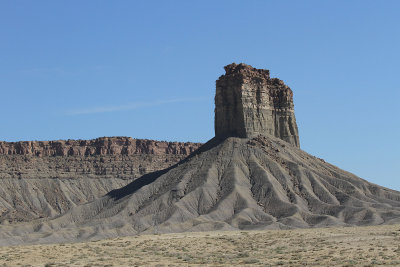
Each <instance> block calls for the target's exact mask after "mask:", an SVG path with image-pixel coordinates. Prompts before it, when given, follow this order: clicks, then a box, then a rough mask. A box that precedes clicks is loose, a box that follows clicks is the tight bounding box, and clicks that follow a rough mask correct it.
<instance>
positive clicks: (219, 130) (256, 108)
mask: <svg viewBox="0 0 400 267" xmlns="http://www.w3.org/2000/svg"><path fill="white" fill-rule="evenodd" d="M225 72H226V73H225V75H222V76H221V77H219V79H218V80H217V83H216V95H215V136H216V137H219V138H225V137H229V136H236V137H242V138H248V137H255V136H257V135H260V134H263V135H265V134H270V135H274V136H276V137H278V138H280V139H282V140H284V141H286V142H289V143H291V144H293V145H295V146H297V147H300V142H299V134H298V129H297V124H296V118H295V115H294V105H293V92H292V90H291V89H290V88H289V87H288V86H287V85H285V84H284V83H283V81H281V80H279V79H277V78H270V76H269V70H263V69H256V68H253V67H251V66H249V65H246V64H243V63H241V64H239V65H238V64H235V63H232V64H230V65H227V66H225Z"/></svg>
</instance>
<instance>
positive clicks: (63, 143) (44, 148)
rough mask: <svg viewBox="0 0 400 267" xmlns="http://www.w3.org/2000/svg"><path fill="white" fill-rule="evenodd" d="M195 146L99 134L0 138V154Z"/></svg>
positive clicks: (159, 151)
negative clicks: (42, 138)
mask: <svg viewBox="0 0 400 267" xmlns="http://www.w3.org/2000/svg"><path fill="white" fill-rule="evenodd" d="M198 147H199V144H196V143H190V142H186V143H183V142H166V141H154V140H147V139H133V138H130V137H101V138H97V139H93V140H58V141H21V142H1V141H0V155H25V156H38V157H43V156H97V155H136V154H141V155H142V154H154V155H165V154H174V155H176V154H179V155H189V154H190V153H192V152H193V151H194V150H196V149H197V148H198Z"/></svg>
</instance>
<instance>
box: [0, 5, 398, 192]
mask: <svg viewBox="0 0 400 267" xmlns="http://www.w3.org/2000/svg"><path fill="white" fill-rule="evenodd" d="M399 12H400V1H390V0H385V1H378V0H376V1H368V0H359V1H356V0H352V1H348V0H343V1H320V0H316V1H297V0H296V1H294V0H293V1H255V0H254V1H251V0H249V1H244V0H242V1H234V0H229V1H228V0H227V1H222V0H219V1H188V0H182V1H172V0H171V1H161V0H160V1H100V0H95V1H94V0H93V1H0V93H1V97H0V103H1V104H0V114H1V123H0V140H5V141H18V140H54V139H89V138H96V137H100V136H131V137H134V138H148V139H158V140H171V141H175V140H177V141H196V142H205V141H207V140H208V139H210V138H212V137H213V135H214V125H213V123H214V122H213V120H214V102H213V101H214V93H215V80H216V79H217V78H218V77H219V76H220V75H222V74H223V73H224V70H223V66H224V65H227V64H230V63H232V62H236V63H240V62H244V63H247V64H250V65H253V66H254V67H257V68H266V69H270V70H271V76H273V77H278V78H280V79H282V80H284V81H285V83H286V84H288V85H289V86H290V87H291V88H292V90H293V91H294V101H295V109H296V117H297V123H298V126H299V131H300V141H301V146H302V148H303V149H304V150H306V151H307V152H309V153H311V154H313V155H316V156H318V157H321V158H324V159H325V160H326V161H328V162H331V163H333V164H335V165H337V166H339V167H341V168H343V169H345V170H348V171H351V172H353V173H355V174H357V175H358V176H360V177H362V178H365V179H367V180H369V181H371V182H374V183H377V184H380V185H383V186H387V187H390V188H393V189H396V190H400V174H399V167H400V156H399V150H400V142H399V137H400V119H399V115H400V112H399V101H400V79H399V70H400V65H399V64H400V16H399Z"/></svg>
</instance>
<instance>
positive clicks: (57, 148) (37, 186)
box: [0, 137, 200, 223]
mask: <svg viewBox="0 0 400 267" xmlns="http://www.w3.org/2000/svg"><path fill="white" fill-rule="evenodd" d="M199 146H200V144H198V143H183V142H163V141H154V140H142V139H132V138H129V137H104V138H98V139H94V140H66V141H63V140H60V141H31V142H0V185H1V186H0V222H1V223H5V222H7V223H9V222H15V221H29V220H32V219H36V218H41V217H49V216H54V215H58V214H61V213H63V212H66V211H67V210H69V209H70V208H71V207H73V206H75V205H77V204H81V203H85V202H88V201H92V200H93V199H95V198H97V197H100V196H102V195H104V194H106V193H107V192H109V191H111V190H113V189H116V188H119V187H122V186H124V185H126V184H128V183H129V182H132V181H133V180H135V179H136V178H137V177H140V176H142V175H144V174H146V173H149V172H153V171H157V170H160V169H164V168H167V167H169V166H171V165H174V164H176V163H178V162H179V161H181V160H182V159H183V158H185V157H186V156H188V155H189V154H190V153H191V152H193V151H195V150H196V149H197V148H198V147H199Z"/></svg>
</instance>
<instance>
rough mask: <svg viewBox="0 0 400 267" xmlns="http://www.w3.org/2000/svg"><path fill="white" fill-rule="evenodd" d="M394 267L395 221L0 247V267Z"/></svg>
mask: <svg viewBox="0 0 400 267" xmlns="http://www.w3.org/2000/svg"><path fill="white" fill-rule="evenodd" d="M277 265H281V266H305V265H307V266H379V265H385V266H399V265H400V225H399V224H396V225H381V226H366V227H333V228H313V229H294V230H263V231H258V230H254V231H212V232H185V233H174V234H160V235H157V234H155V235H137V236H130V237H121V238H115V239H105V240H99V241H89V242H82V243H63V244H47V245H19V246H7V247H0V266H25V267H28V266H46V267H48V266H86V267H89V266H159V267H161V266H165V267H167V266H277Z"/></svg>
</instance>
